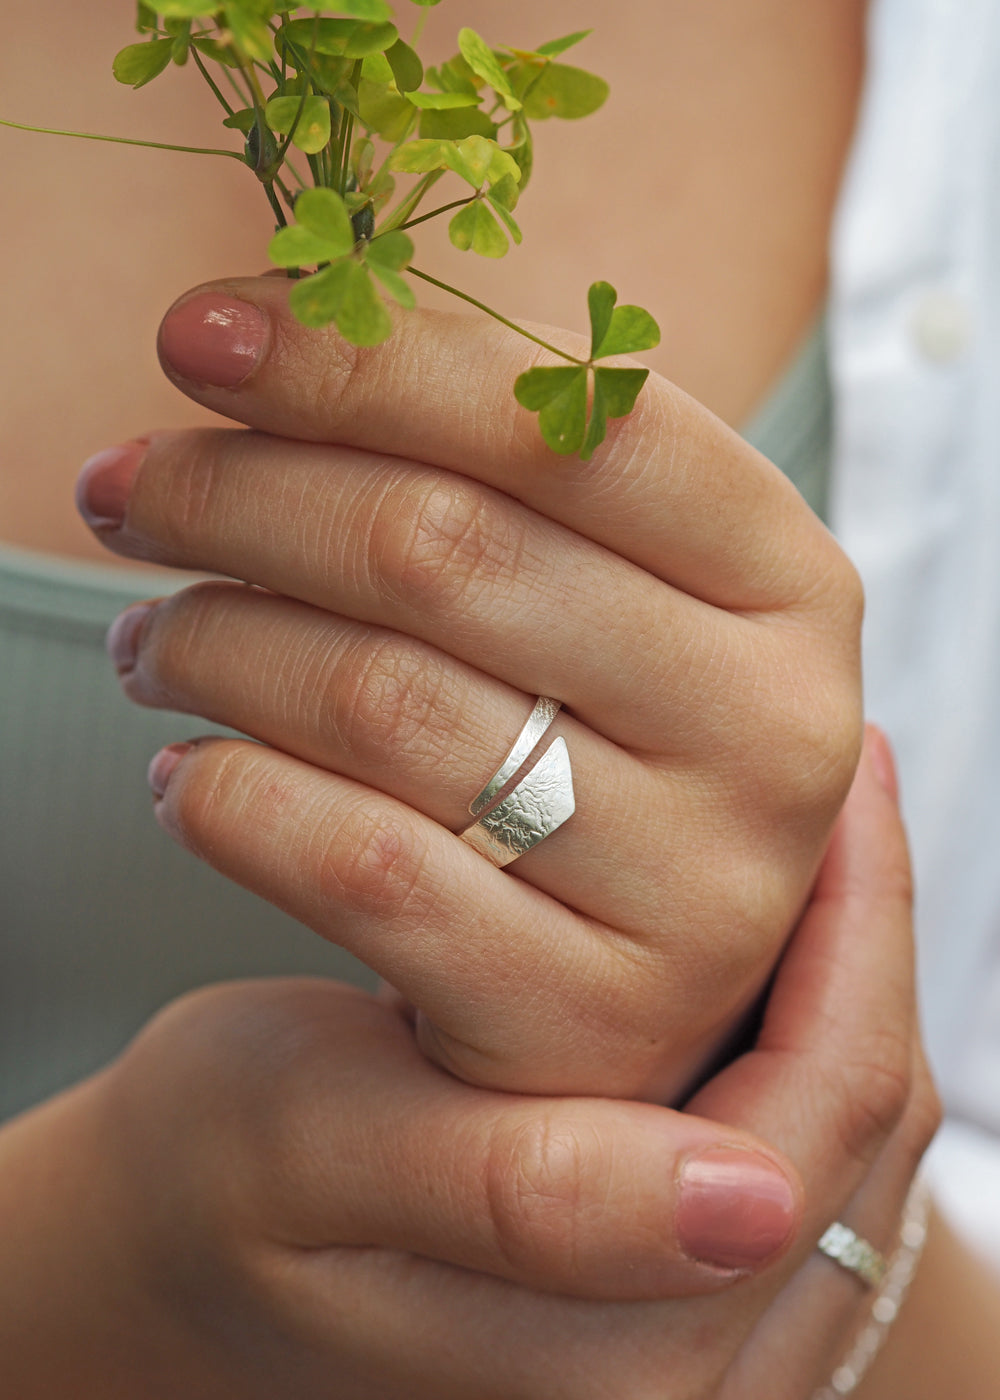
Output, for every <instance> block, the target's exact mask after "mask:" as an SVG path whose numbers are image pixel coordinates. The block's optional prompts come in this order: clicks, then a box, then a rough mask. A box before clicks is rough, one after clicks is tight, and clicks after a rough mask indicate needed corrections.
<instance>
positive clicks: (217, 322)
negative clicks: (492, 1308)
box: [81, 279, 860, 1101]
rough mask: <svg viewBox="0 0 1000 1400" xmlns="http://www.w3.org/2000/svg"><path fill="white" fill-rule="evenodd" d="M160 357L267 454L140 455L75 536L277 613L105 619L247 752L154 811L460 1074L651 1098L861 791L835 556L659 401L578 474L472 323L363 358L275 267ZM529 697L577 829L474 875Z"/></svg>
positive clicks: (209, 594) (843, 568)
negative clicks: (316, 325)
mask: <svg viewBox="0 0 1000 1400" xmlns="http://www.w3.org/2000/svg"><path fill="white" fill-rule="evenodd" d="M234 295H235V296H237V297H238V298H239V299H237V300H235V301H234ZM225 306H228V307H229V308H230V311H228V312H227V311H225V310H224V307H225ZM233 307H235V311H233V310H232V308H233ZM255 308H257V309H255ZM227 318H228V319H227ZM258 332H259V333H260V335H262V336H263V337H264V340H263V343H262V347H261V356H260V359H259V361H257V360H255V359H254V357H253V355H252V354H251V352H250V342H251V338H252V335H253V334H257V333H258ZM162 349H163V353H164V358H165V363H166V364H167V366H168V369H169V370H170V372H171V373H172V374H173V375H174V377H175V378H176V380H177V382H178V383H179V385H180V386H181V387H182V388H183V389H184V390H185V392H187V393H188V394H190V395H191V396H192V397H194V398H197V399H198V400H199V401H200V402H202V403H204V404H206V405H208V406H209V407H211V408H215V409H218V410H220V411H221V412H223V413H226V414H228V415H229V416H231V417H233V418H236V419H239V420H242V421H243V422H245V423H248V424H250V425H251V426H252V427H254V428H255V429H257V430H258V431H257V432H253V433H249V434H248V433H241V432H228V433H227V432H195V433H174V434H164V435H158V436H154V437H153V439H152V440H151V441H150V442H149V443H148V445H145V446H144V447H139V448H135V449H134V450H133V451H132V452H131V453H126V454H125V456H124V457H122V458H121V459H119V460H116V461H107V460H105V461H103V462H102V463H100V464H98V466H97V467H91V468H90V469H88V471H87V473H86V474H85V476H84V478H83V484H82V487H81V499H82V502H83V505H84V508H85V511H86V512H87V513H88V516H89V518H90V519H91V521H92V523H94V524H95V528H96V529H97V531H98V533H99V535H100V537H101V538H102V539H103V540H104V541H105V543H107V544H108V545H109V547H111V548H112V549H114V550H116V551H118V552H119V553H122V554H127V555H131V556H136V557H142V558H146V559H155V560H158V561H160V562H167V563H170V564H174V565H180V566H185V567H189V568H199V569H208V570H212V571H215V572H219V573H224V574H229V575H232V576H234V577H236V578H241V579H245V580H247V581H248V582H250V583H252V584H256V585H263V588H264V589H267V590H270V591H268V592H264V591H262V589H261V588H252V589H248V588H241V587H236V586H231V585H221V584H213V585H208V586H201V587H198V588H195V589H193V590H190V591H188V592H186V593H183V594H181V595H180V596H179V597H177V598H174V599H172V600H170V601H167V602H162V603H161V604H160V605H159V606H158V607H157V608H155V609H154V610H153V611H152V612H149V613H145V614H143V613H130V614H127V615H126V618H125V619H124V620H123V621H122V623H121V624H120V626H119V627H118V629H117V632H116V641H117V646H118V650H119V663H120V666H121V669H122V673H123V679H124V684H125V687H126V690H127V691H128V693H129V695H131V696H132V697H133V698H134V699H136V700H138V701H140V702H142V703H146V704H153V705H163V706H167V707H169V708H172V709H183V710H190V711H193V712H196V713H198V714H202V715H205V716H208V717H210V718H212V719H215V720H221V721H223V722H225V723H228V724H231V725H233V726H235V727H236V728H238V729H241V730H243V731H245V732H246V733H248V734H250V735H252V736H253V737H255V738H257V739H260V740H262V741H263V742H264V743H265V744H267V745H271V746H272V748H270V749H266V748H261V747H260V746H259V745H250V744H237V743H231V744H211V745H204V746H200V747H199V748H197V749H195V750H194V751H192V752H190V753H189V754H188V756H187V757H185V758H184V760H183V761H182V762H181V763H180V765H179V767H178V768H177V769H176V771H175V773H174V776H173V778H172V780H171V783H170V787H169V790H168V791H167V793H166V795H165V797H164V800H163V801H162V802H161V803H160V804H159V813H160V817H161V820H162V821H163V822H164V824H165V825H166V826H167V827H168V829H169V830H170V831H171V832H172V833H173V834H174V835H175V836H176V837H177V838H178V839H179V840H181V841H183V842H184V843H185V844H186V845H188V846H189V847H190V848H191V849H192V850H194V851H195V852H196V853H198V854H199V855H200V856H201V857H202V858H204V859H206V860H208V861H209V862H211V863H212V864H213V865H215V866H216V867H217V868H218V869H220V870H222V871H223V872H224V873H226V874H227V875H229V876H231V877H232V878H234V879H236V880H238V881H240V882H241V883H243V884H246V885H249V886H250V887H251V888H253V889H255V890H257V891H258V892H259V893H260V894H262V895H264V896H265V897H266V898H268V899H270V900H272V901H274V902H275V903H277V904H279V905H281V906H282V907H284V908H285V909H287V910H288V911H289V912H290V913H292V914H293V915H294V916H295V917H297V918H299V919H300V920H302V921H303V922H304V923H306V924H309V925H310V926H311V927H312V928H314V929H316V930H317V931H318V932H319V933H321V934H322V935H323V936H324V937H327V938H330V939H332V940H334V941H335V942H338V943H340V944H342V945H343V946H345V947H347V948H349V949H350V950H351V951H352V952H354V953H355V954H357V955H358V956H359V957H360V958H362V959H363V960H364V961H365V962H367V963H368V964H369V965H370V966H372V967H373V968H375V969H376V970H377V971H378V972H379V973H381V974H382V975H383V976H384V977H385V978H387V979H388V980H389V981H390V982H391V983H393V984H394V985H395V986H397V987H398V988H399V989H400V990H401V992H402V993H403V994H404V995H405V996H406V997H407V998H409V999H410V1000H411V1001H412V1002H413V1003H414V1004H415V1005H416V1006H417V1007H418V1008H419V1010H420V1012H421V1018H420V1022H419V1034H420V1039H421V1042H422V1044H423V1045H424V1048H425V1049H426V1050H428V1051H429V1052H430V1053H431V1054H432V1055H434V1056H435V1057H436V1058H437V1059H438V1060H439V1061H440V1062H441V1063H442V1064H444V1065H446V1066H448V1067H449V1068H451V1069H452V1070H454V1071H455V1072H456V1073H458V1074H459V1075H461V1076H463V1077H464V1078H466V1079H468V1080H470V1081H472V1082H476V1083H480V1084H484V1085H495V1086H500V1087H504V1088H507V1089H520V1090H527V1091H530V1092H538V1093H606V1094H611V1095H618V1096H623V1097H625V1096H627V1097H634V1096H640V1097H648V1098H652V1099H655V1100H661V1101H662V1100H672V1099H674V1098H675V1097H676V1096H677V1095H679V1094H681V1093H682V1092H684V1090H685V1088H686V1087H687V1086H688V1085H689V1084H690V1082H691V1080H692V1078H693V1077H694V1075H695V1074H696V1073H697V1072H698V1071H699V1070H700V1069H701V1067H702V1066H703V1065H704V1064H705V1063H706V1061H707V1060H708V1059H709V1058H710V1057H711V1056H712V1055H713V1054H714V1053H715V1051H716V1050H717V1049H718V1047H719V1044H720V1042H721V1041H723V1040H724V1039H725V1038H726V1036H727V1035H728V1034H730V1033H731V1031H732V1028H733V1026H734V1024H735V1023H736V1022H737V1021H738V1020H739V1018H740V1017H741V1015H742V1014H743V1013H744V1012H745V1011H746V1010H747V1008H748V1007H749V1006H750V1005H751V1003H752V1002H753V1001H754V999H755V998H756V997H757V995H758V994H759V992H760V991H761V989H762V987H763V985H764V983H765V981H766V978H767V977H768V975H769V974H770V971H771V969H772V968H773V965H774V962H775V959H776V957H777V955H778V953H779V950H780V948H781V946H782V944H783V942H784V940H785V939H786V937H787V935H788V933H789V931H790V929H791V927H792V926H793V924H794V922H795V920H796V918H797V917H798V914H799V912H800V910H801V907H802V905H803V903H804V900H805V898H806V894H807V891H808V888H809V885H810V883H811V881H812V879H813V877H814V874H815V870H816V866H817V864H818V860H819V856H820V853H821V851H822V849H823V847H824V845H825V843H826V840H827V838H828V835H829V830H830V827H831V825H832V822H833V820H834V817H835V814H836V812H837V811H838V809H839V806H840V804H841V802H842V800H843V797H844V794H845V792H846V790H847V787H848V784H849V780H850V775H851V772H852V771H853V765H854V762H855V759H856V753H857V747H858V742H859V734H860V718H859V715H860V709H859V686H858V656H857V652H858V624H859V617H860V595H859V590H858V585H857V581H856V579H855V576H854V573H853V570H852V569H851V567H850V565H849V564H848V563H847V561H846V560H845V558H844V556H843V555H842V554H841V552H840V550H839V549H838V548H837V546H836V545H835V543H834V542H833V540H832V539H831V537H830V536H829V535H828V533H827V532H826V531H825V530H824V528H823V527H822V525H820V523H819V522H818V521H817V520H816V518H815V517H814V516H813V515H812V514H811V512H810V511H809V510H808V509H807V507H806V506H805V505H804V503H803V502H802V500H801V499H800V497H799V496H798V494H797V492H796V491H795V490H794V488H793V487H792V486H791V485H790V484H789V483H788V482H787V481H786V480H785V479H784V478H783V477H782V476H781V475H780V473H778V472H777V471H776V470H775V469H774V468H773V467H771V466H770V465H769V464H768V463H767V462H765V461H764V460H763V459H762V458H761V457H760V456H759V455H758V454H756V453H755V452H754V451H753V450H752V449H751V448H749V447H748V446H747V445H746V444H745V443H743V442H742V441H741V440H740V439H739V438H738V437H736V435H735V434H733V433H732V432H730V431H729V430H728V429H727V428H725V427H724V426H723V425H722V424H720V423H719V422H718V421H717V420H716V419H714V418H713V417H712V416H711V415H710V414H708V413H707V412H705V411H704V410H703V409H701V408H700V407H699V406H698V405H696V404H694V403H693V402H692V401H691V400H689V399H687V398H685V396H683V395H682V394H680V393H679V392H678V391H677V390H675V389H673V388H672V387H671V386H670V385H669V384H667V383H665V382H664V381H653V382H652V383H651V385H650V387H649V388H648V389H647V391H646V392H645V395H644V398H643V400H642V401H641V402H642V403H643V404H644V407H642V408H641V409H640V411H639V412H638V413H637V414H636V415H635V416H634V418H632V419H629V420H627V421H625V422H624V423H623V424H620V425H619V426H618V429H617V434H616V436H615V437H614V440H613V442H612V443H611V444H610V445H609V446H606V447H605V448H604V449H602V452H601V453H600V454H599V456H598V458H597V459H596V460H595V461H594V462H591V463H590V464H583V463H581V462H579V461H576V460H572V461H566V460H562V459H558V458H556V457H555V456H554V455H553V454H552V453H550V452H549V451H548V449H546V448H545V447H544V446H543V445H542V443H541V442H540V440H539V439H538V438H537V436H536V426H535V424H534V422H533V420H529V419H528V416H527V415H526V414H523V413H522V411H521V410H519V409H517V408H516V405H514V402H513V399H512V397H511V396H510V394H509V385H510V383H511V382H512V380H513V378H514V376H515V374H516V373H517V371H518V370H521V369H523V368H525V366H526V364H527V363H528V360H529V358H530V356H528V355H527V354H526V351H525V349H524V343H523V342H522V341H521V340H519V339H517V338H515V337H513V336H508V335H505V334H503V333H499V334H498V332H497V330H496V328H495V326H494V325H493V324H492V323H482V322H479V321H475V320H470V319H467V318H462V317H446V316H440V315H437V316H435V315H416V314H415V315H413V316H410V317H406V318H404V320H403V321H402V324H401V326H400V328H399V329H398V331H397V333H396V336H395V338H394V339H393V340H392V341H391V342H390V343H389V344H388V345H387V346H384V347H382V348H380V349H379V350H378V351H374V352H358V351H354V350H352V349H351V347H349V346H345V345H344V344H343V343H342V342H341V341H340V340H339V338H337V337H336V336H335V335H334V334H332V333H319V332H315V331H307V330H304V329H303V328H302V327H301V326H299V325H298V324H297V323H295V322H294V321H293V320H292V319H291V317H290V315H289V313H288V310H287V285H286V284H285V283H284V281H283V280H281V279H278V280H273V279H263V280H256V281H246V282H239V283H233V284H226V287H225V288H224V289H223V290H221V291H211V292H202V293H197V294H194V296H193V297H192V298H191V299H189V300H187V301H185V302H182V303H181V304H180V306H179V307H178V308H175V309H174V311H173V312H172V313H171V315H170V316H169V317H168V319H167V321H166V323H165V326H164V329H163V333H162ZM182 374H186V375H187V376H188V378H182V377H181V376H182ZM240 375H242V376H244V377H243V378H242V379H241V380H240V382H239V383H238V384H236V385H235V386H234V387H230V388H211V387H208V386H207V385H206V383H205V382H204V381H206V380H214V381H215V382H216V383H217V384H220V383H221V384H233V381H234V380H235V379H237V378H238V377H239V376H240ZM268 434H284V435H287V436H286V437H275V436H269V435H268ZM287 437H296V438H305V439H311V440H312V441H311V442H309V443H305V444H304V443H301V442H291V441H288V440H287ZM140 459H141V465H140ZM137 468H138V470H136V469H137ZM277 595H281V596H277ZM140 622H141V624H142V625H141V626H140ZM536 694H545V695H552V696H555V697H557V698H559V699H560V700H562V701H564V702H565V705H566V707H567V709H566V710H565V711H564V712H563V714H562V716H561V717H560V719H559V720H558V722H557V724H556V726H555V727H554V730H553V731H552V732H555V733H559V734H562V735H563V736H564V737H565V739H566V742H567V744H568V748H569V753H570V756H571V759H572V764H573V770H574V777H575V785H576V796H577V810H576V814H575V815H574V816H573V817H572V818H571V820H570V821H569V822H568V823H567V824H566V825H565V826H564V827H563V828H561V829H560V830H559V831H557V832H556V833H555V834H554V835H553V836H551V837H549V839H548V840H546V841H545V842H544V843H543V844H541V845H540V846H538V847H537V848H536V849H535V850H534V851H532V852H530V853H529V854H528V855H526V856H524V857H523V858H522V859H521V860H520V861H519V862H518V863H517V865H515V866H512V867H511V870H510V872H504V873H500V872H498V871H496V870H495V869H493V868H492V867H491V866H490V865H489V864H488V863H487V862H486V861H485V860H484V859H483V858H482V857H481V856H479V855H478V854H476V853H475V852H473V851H472V850H470V849H469V848H468V847H467V846H466V845H465V844H464V843H463V842H461V841H459V840H457V839H455V837H454V836H453V835H452V832H453V831H456V830H458V829H460V828H461V827H463V826H464V825H466V824H467V823H468V822H469V820H470V818H469V816H468V813H467V811H466V804H467V803H468V802H469V801H470V800H471V798H472V796H473V794H474V793H475V792H476V791H477V790H478V789H479V788H480V786H481V785H482V784H483V782H484V781H485V779H486V778H487V777H488V776H489V774H490V773H492V772H493V770H494V769H495V768H496V767H497V765H498V764H499V762H500V760H501V758H502V757H503V755H504V753H505V752H506V750H507V748H508V747H509V746H510V744H511V743H512V741H513V738H514V736H515V735H516V734H517V733H518V731H519V730H520V728H521V726H522V724H523V723H524V721H525V719H526V717H527V714H528V712H529V710H530V708H531V703H532V697H533V696H534V695H536ZM175 756H176V755H175ZM161 776H162V770H161ZM512 875H515V876H516V877H517V878H512ZM526 988H527V989H530V990H529V992H528V993H526V990H525V989H526Z"/></svg>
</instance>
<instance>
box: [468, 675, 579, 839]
mask: <svg viewBox="0 0 1000 1400" xmlns="http://www.w3.org/2000/svg"><path fill="white" fill-rule="evenodd" d="M560 709H561V702H560V701H558V700H550V699H549V698H548V696H545V695H540V696H539V697H538V699H537V700H536V701H535V707H534V709H533V710H532V711H531V714H530V715H529V716H528V720H527V723H526V724H525V726H524V728H523V729H522V730H521V732H520V734H519V735H518V736H517V738H516V739H515V740H514V747H513V748H512V749H511V751H510V753H509V754H508V755H507V757H506V758H505V759H504V761H503V763H501V765H500V767H499V768H498V769H497V771H496V772H495V773H494V774H493V777H492V778H491V779H490V780H489V782H488V783H487V784H486V786H485V787H484V788H483V789H482V790H481V791H480V792H477V793H476V795H475V797H474V798H473V799H472V801H471V802H470V803H469V812H470V813H471V815H472V816H474V817H478V816H479V813H480V812H483V811H485V810H486V808H487V807H488V806H489V805H490V803H491V802H492V801H493V799H494V797H496V795H497V793H498V792H499V791H500V789H501V788H503V787H504V786H506V784H507V783H509V782H510V780H511V778H513V776H514V774H515V773H516V772H517V770H518V769H519V768H520V767H521V764H522V763H524V761H525V760H526V759H527V758H530V757H531V755H532V754H533V753H534V751H535V749H537V747H538V744H539V741H540V740H541V738H542V736H543V735H544V733H545V731H546V730H547V729H548V727H549V725H550V724H551V723H552V721H553V720H554V719H555V717H556V715H557V714H558V713H559V711H560Z"/></svg>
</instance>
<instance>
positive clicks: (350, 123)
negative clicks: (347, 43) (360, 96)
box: [333, 58, 361, 198]
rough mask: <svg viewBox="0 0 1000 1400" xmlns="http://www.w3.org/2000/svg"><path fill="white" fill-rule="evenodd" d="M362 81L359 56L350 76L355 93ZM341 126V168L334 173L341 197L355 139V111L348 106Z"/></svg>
mask: <svg viewBox="0 0 1000 1400" xmlns="http://www.w3.org/2000/svg"><path fill="white" fill-rule="evenodd" d="M360 82H361V59H360V58H359V59H358V60H357V61H356V62H355V64H354V68H353V69H352V70H351V77H350V84H351V87H352V88H353V89H354V92H355V95H357V91H358V85H359V84H360ZM340 127H341V137H342V139H341V142H340V144H339V145H338V148H337V156H338V160H337V166H338V167H339V169H338V168H336V167H335V169H334V172H333V173H334V174H335V175H336V176H337V178H338V179H339V181H340V184H339V186H338V189H337V193H338V194H339V195H340V196H341V198H343V196H344V195H345V194H346V193H347V179H348V176H349V175H350V173H351V142H352V140H353V139H354V113H353V112H349V111H348V110H347V109H346V108H344V110H343V114H342V116H341V118H340Z"/></svg>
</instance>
